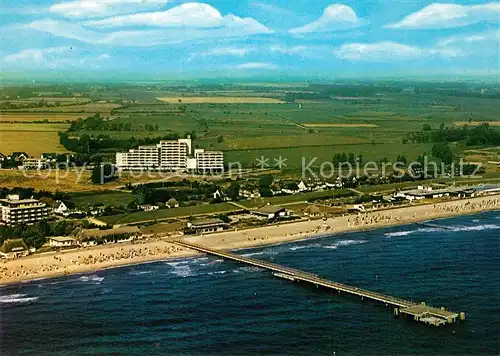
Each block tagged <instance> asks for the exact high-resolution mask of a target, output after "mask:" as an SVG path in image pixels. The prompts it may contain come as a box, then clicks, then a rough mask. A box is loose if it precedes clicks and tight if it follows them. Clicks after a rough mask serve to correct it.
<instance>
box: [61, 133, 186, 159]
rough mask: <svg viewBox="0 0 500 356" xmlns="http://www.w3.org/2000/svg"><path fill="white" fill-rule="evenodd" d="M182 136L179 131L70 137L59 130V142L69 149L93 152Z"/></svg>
mask: <svg viewBox="0 0 500 356" xmlns="http://www.w3.org/2000/svg"><path fill="white" fill-rule="evenodd" d="M179 137H180V135H179V134H177V133H169V134H167V135H164V136H156V137H145V138H135V137H130V138H123V139H118V138H112V137H111V136H109V135H104V134H100V135H96V136H94V135H92V136H90V135H87V134H83V135H81V136H80V137H70V136H69V135H68V133H67V132H59V142H60V143H61V145H63V146H64V148H66V149H67V150H68V151H72V152H76V153H81V154H91V153H97V152H100V151H101V150H106V149H112V150H113V151H123V150H128V149H131V148H136V147H137V146H142V145H153V144H157V143H158V142H159V141H161V140H177V139H178V138H179Z"/></svg>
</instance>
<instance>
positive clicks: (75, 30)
mask: <svg viewBox="0 0 500 356" xmlns="http://www.w3.org/2000/svg"><path fill="white" fill-rule="evenodd" d="M167 12H168V15H167V16H163V17H162V19H163V20H164V21H163V20H161V21H160V20H159V21H157V22H151V23H150V22H149V21H148V18H151V17H154V16H155V15H154V14H155V13H144V14H136V15H131V16H115V17H110V18H108V19H104V20H99V21H89V22H87V23H86V24H78V23H74V22H69V21H63V20H54V19H42V20H36V21H33V22H31V23H29V24H27V25H25V26H24V27H25V28H29V29H33V30H36V31H39V32H45V33H50V34H52V35H54V36H57V37H64V38H69V39H74V40H78V41H82V42H86V43H91V44H106V45H112V46H139V47H140V46H155V45H161V44H173V43H181V42H185V41H190V40H202V39H214V38H232V37H244V36H249V35H256V34H268V33H272V32H273V31H272V30H271V29H269V28H267V27H266V26H264V25H262V24H261V23H259V22H258V21H256V20H254V19H253V18H241V17H238V16H234V15H231V14H229V15H226V16H222V15H221V14H220V13H219V12H218V10H217V9H215V8H213V7H211V6H210V5H205V4H199V3H188V4H183V5H179V6H177V7H174V8H172V9H170V10H169V11H167ZM162 14H165V12H164V13H162ZM137 16H139V17H137ZM165 21H166V22H165ZM92 26H95V27H99V26H102V27H121V26H135V28H134V29H130V30H120V31H114V32H113V31H111V32H109V31H105V30H101V29H99V30H98V29H95V28H92ZM137 26H140V27H141V29H137ZM151 26H153V27H159V26H160V27H162V28H161V29H151V28H150V27H151Z"/></svg>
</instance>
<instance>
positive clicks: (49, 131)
mask: <svg viewBox="0 0 500 356" xmlns="http://www.w3.org/2000/svg"><path fill="white" fill-rule="evenodd" d="M67 127H68V125H67V124H24V123H15V124H5V123H0V152H2V153H4V154H10V153H12V152H26V153H27V154H29V155H30V156H33V157H40V155H41V154H42V153H43V152H67V150H66V149H65V148H64V147H63V146H62V145H61V144H60V143H59V136H58V132H60V131H64V130H66V128H67Z"/></svg>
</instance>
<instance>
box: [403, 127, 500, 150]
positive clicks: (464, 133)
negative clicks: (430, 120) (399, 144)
mask: <svg viewBox="0 0 500 356" xmlns="http://www.w3.org/2000/svg"><path fill="white" fill-rule="evenodd" d="M407 142H413V143H429V142H464V143H465V145H467V146H479V145H500V131H498V130H496V129H494V128H492V127H491V126H490V125H489V124H487V123H484V124H481V125H479V126H467V125H464V126H450V127H447V126H445V125H444V124H441V126H439V128H438V129H437V130H433V129H432V128H431V127H430V125H428V124H426V125H424V127H423V130H422V131H416V132H410V133H408V134H407V135H406V136H405V137H404V139H403V143H407Z"/></svg>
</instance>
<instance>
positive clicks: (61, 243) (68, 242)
mask: <svg viewBox="0 0 500 356" xmlns="http://www.w3.org/2000/svg"><path fill="white" fill-rule="evenodd" d="M49 245H50V247H73V246H77V240H76V239H75V238H73V237H69V236H53V237H49Z"/></svg>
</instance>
